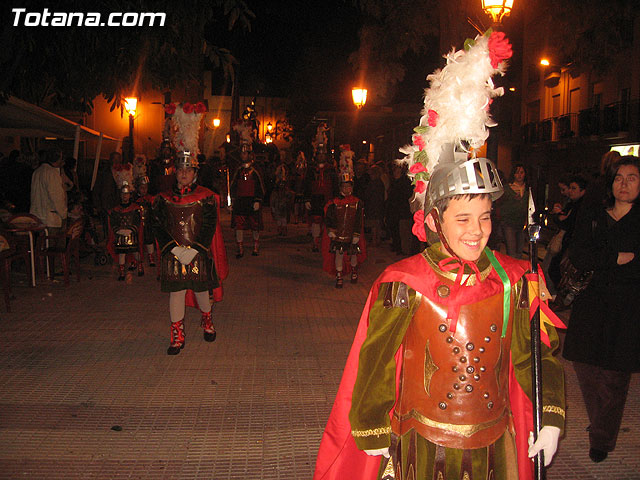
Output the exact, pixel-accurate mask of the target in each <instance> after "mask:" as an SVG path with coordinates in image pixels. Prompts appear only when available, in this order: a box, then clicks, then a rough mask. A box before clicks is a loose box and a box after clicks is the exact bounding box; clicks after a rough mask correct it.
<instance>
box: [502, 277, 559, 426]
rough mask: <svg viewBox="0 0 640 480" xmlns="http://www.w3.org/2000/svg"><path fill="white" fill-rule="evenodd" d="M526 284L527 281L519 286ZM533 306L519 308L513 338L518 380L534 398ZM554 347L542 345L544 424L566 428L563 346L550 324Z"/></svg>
mask: <svg viewBox="0 0 640 480" xmlns="http://www.w3.org/2000/svg"><path fill="white" fill-rule="evenodd" d="M523 286H525V287H526V284H524V282H523V280H520V281H519V282H518V288H519V289H522V288H523ZM529 325H530V324H529V309H528V306H527V308H518V307H516V309H515V315H514V324H513V333H512V337H511V360H512V362H513V368H514V372H515V376H516V379H517V380H518V383H519V384H520V386H521V387H522V389H523V390H524V392H525V393H526V394H527V397H529V399H531V398H532V397H531V395H532V394H531V391H532V388H531V331H530V327H529ZM546 329H547V333H548V334H549V343H550V347H547V346H546V345H545V344H544V343H542V345H541V353H542V426H545V425H551V426H554V427H558V428H559V429H560V430H561V431H563V430H564V417H565V396H564V371H563V369H562V365H561V364H560V362H559V361H558V359H557V358H556V357H555V354H556V353H557V352H558V348H559V343H560V341H559V339H558V332H557V331H556V329H555V328H554V327H553V326H551V325H548V324H547V325H546Z"/></svg>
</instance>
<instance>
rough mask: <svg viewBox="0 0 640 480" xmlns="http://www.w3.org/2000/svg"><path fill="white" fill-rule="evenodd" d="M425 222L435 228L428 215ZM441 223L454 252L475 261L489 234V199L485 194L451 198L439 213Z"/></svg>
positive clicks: (460, 256) (485, 244) (461, 257)
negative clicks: (440, 214) (441, 212)
mask: <svg viewBox="0 0 640 480" xmlns="http://www.w3.org/2000/svg"><path fill="white" fill-rule="evenodd" d="M427 225H428V227H429V228H430V229H431V230H433V231H434V232H435V231H436V226H435V222H434V220H433V218H432V216H431V215H428V216H427ZM440 225H441V227H442V233H443V234H444V236H445V238H446V239H447V242H448V244H449V247H450V248H451V250H453V253H455V254H456V255H457V256H458V257H459V258H460V259H462V260H467V261H470V262H475V261H476V260H478V259H479V258H480V255H481V254H482V251H483V250H484V247H486V246H487V242H488V241H489V235H491V199H490V198H489V197H488V196H486V195H485V196H482V197H479V196H477V197H471V198H469V197H461V198H454V199H451V200H450V201H449V206H448V207H447V209H446V210H445V211H444V214H442V218H441V221H440ZM441 248H442V251H443V252H444V253H445V254H449V252H447V251H446V250H445V249H444V246H441Z"/></svg>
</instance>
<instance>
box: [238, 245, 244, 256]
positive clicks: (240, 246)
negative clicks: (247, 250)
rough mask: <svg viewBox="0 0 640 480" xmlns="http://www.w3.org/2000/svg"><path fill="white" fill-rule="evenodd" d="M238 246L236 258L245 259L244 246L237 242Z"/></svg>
mask: <svg viewBox="0 0 640 480" xmlns="http://www.w3.org/2000/svg"><path fill="white" fill-rule="evenodd" d="M236 245H237V246H238V250H237V251H236V258H242V257H244V246H243V245H242V242H236Z"/></svg>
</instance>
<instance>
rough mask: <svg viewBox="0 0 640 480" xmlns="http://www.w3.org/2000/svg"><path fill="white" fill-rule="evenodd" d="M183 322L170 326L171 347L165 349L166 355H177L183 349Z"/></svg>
mask: <svg viewBox="0 0 640 480" xmlns="http://www.w3.org/2000/svg"><path fill="white" fill-rule="evenodd" d="M184 343H185V342H184V320H179V321H177V322H173V323H172V324H171V345H169V348H167V355H177V354H179V353H180V350H182V349H183V348H184Z"/></svg>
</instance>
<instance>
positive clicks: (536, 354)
mask: <svg viewBox="0 0 640 480" xmlns="http://www.w3.org/2000/svg"><path fill="white" fill-rule="evenodd" d="M528 231H529V261H530V268H531V273H532V274H534V275H536V276H537V275H538V243H537V242H538V238H539V237H540V225H538V224H537V223H530V224H529V226H528ZM531 386H532V394H531V397H532V401H533V440H534V442H535V441H536V440H537V439H538V434H539V433H540V429H541V428H542V355H541V351H540V308H537V309H536V312H535V313H534V315H533V318H532V319H531ZM533 466H534V479H535V480H544V479H546V473H545V469H544V452H543V451H542V450H540V452H539V453H538V454H537V455H536V456H535V458H534V459H533Z"/></svg>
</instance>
